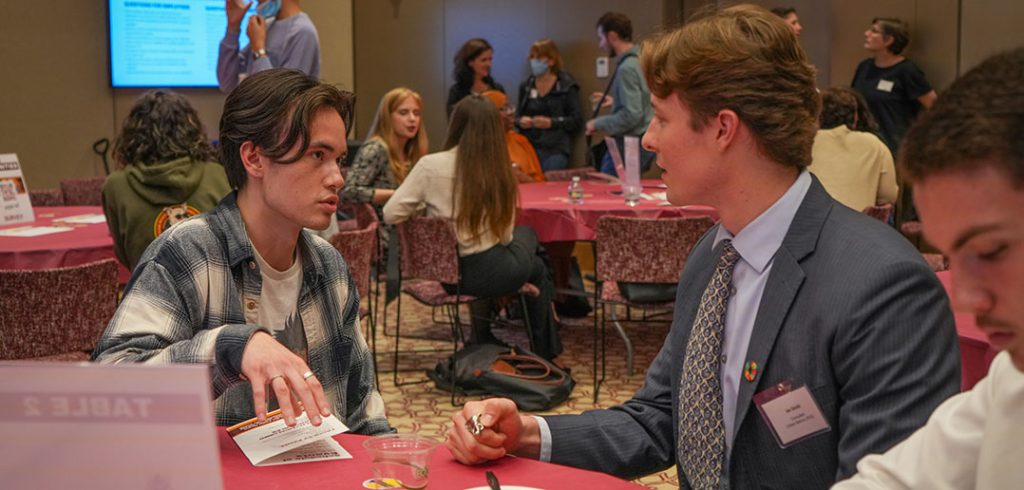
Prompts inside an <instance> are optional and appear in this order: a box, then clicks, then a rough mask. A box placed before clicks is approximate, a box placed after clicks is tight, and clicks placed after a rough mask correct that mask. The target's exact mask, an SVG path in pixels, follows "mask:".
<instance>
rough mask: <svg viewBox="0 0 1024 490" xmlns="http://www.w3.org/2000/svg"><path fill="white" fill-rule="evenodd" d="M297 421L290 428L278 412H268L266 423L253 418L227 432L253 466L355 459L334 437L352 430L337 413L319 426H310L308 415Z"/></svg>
mask: <svg viewBox="0 0 1024 490" xmlns="http://www.w3.org/2000/svg"><path fill="white" fill-rule="evenodd" d="M295 420H296V422H297V423H296V424H295V427H288V426H287V425H285V423H284V415H282V414H281V410H280V409H278V410H274V411H273V412H270V413H268V414H267V421H266V422H264V423H262V424H261V423H259V422H258V421H257V420H256V419H255V418H253V419H249V420H246V421H245V422H242V423H240V424H237V425H234V426H232V427H228V428H227V429H226V430H227V431H228V435H230V436H231V439H233V440H234V441H235V444H238V447H239V448H240V449H241V450H242V452H243V453H245V457H247V458H249V462H251V463H252V464H253V466H273V465H280V464H293V463H308V462H312V461H326V460H331V459H351V458H352V455H351V454H349V452H348V451H346V450H345V448H343V447H341V444H338V441H335V440H334V439H333V438H332V437H331V436H333V435H335V434H341V433H344V432H348V427H346V426H345V424H343V423H342V422H341V421H340V420H338V418H337V417H335V416H334V415H333V414H332V415H330V416H329V417H323V418H322V420H323V423H321V424H320V426H319V427H314V426H313V424H312V423H310V421H309V418H308V417H307V416H306V414H305V412H303V413H302V415H300V416H298V417H296V419H295Z"/></svg>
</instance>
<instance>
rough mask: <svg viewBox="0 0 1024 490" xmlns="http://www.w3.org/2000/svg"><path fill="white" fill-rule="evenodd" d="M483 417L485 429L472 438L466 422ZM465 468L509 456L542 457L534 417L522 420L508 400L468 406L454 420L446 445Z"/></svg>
mask: <svg viewBox="0 0 1024 490" xmlns="http://www.w3.org/2000/svg"><path fill="white" fill-rule="evenodd" d="M478 414H479V415H480V418H479V420H480V423H481V424H482V425H483V427H484V429H483V431H481V432H480V433H479V434H475V435H474V434H472V433H471V432H470V431H469V428H468V427H466V422H467V421H469V420H470V419H471V418H472V417H473V416H474V415H478ZM446 444H447V445H448V449H449V450H451V452H452V455H453V456H455V459H457V460H459V462H461V463H463V464H480V463H483V462H485V461H490V460H494V459H498V458H501V457H503V456H505V455H506V454H509V453H515V454H518V455H520V456H526V457H532V458H536V457H537V456H538V455H539V454H540V427H539V426H538V425H537V421H536V420H535V419H534V418H533V417H529V416H523V415H520V414H519V410H517V409H516V404H515V402H513V401H512V400H509V399H508V398H490V399H487V400H483V401H479V402H469V403H466V405H465V406H463V407H462V410H460V411H458V412H456V413H455V415H453V416H452V428H451V429H449V430H448V441H447V443H446Z"/></svg>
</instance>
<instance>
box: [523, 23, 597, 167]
mask: <svg viewBox="0 0 1024 490" xmlns="http://www.w3.org/2000/svg"><path fill="white" fill-rule="evenodd" d="M530 73H531V74H530V77H529V78H527V79H526V81H524V82H523V83H522V84H520V85H519V108H518V110H517V111H516V113H517V116H518V117H517V118H516V126H517V127H518V128H519V131H520V132H521V133H522V134H523V135H524V136H526V139H528V140H530V144H531V145H533V149H534V150H536V151H537V157H538V158H539V159H540V166H541V168H542V169H543V170H544V171H545V172H547V171H549V170H561V169H564V168H566V167H568V166H569V162H570V156H571V154H572V138H573V135H575V134H576V132H577V131H579V130H580V128H581V127H582V126H583V116H582V113H581V110H580V87H579V85H577V84H576V79H575V78H573V77H572V75H570V74H569V73H568V72H566V71H565V70H562V56H561V55H560V54H559V53H558V47H557V46H555V43H554V41H552V40H550V39H541V40H539V41H536V42H534V43H533V45H532V46H530Z"/></svg>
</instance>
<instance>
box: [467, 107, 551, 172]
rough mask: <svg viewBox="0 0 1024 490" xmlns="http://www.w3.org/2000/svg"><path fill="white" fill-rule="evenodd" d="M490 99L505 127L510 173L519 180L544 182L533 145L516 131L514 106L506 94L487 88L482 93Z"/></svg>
mask: <svg viewBox="0 0 1024 490" xmlns="http://www.w3.org/2000/svg"><path fill="white" fill-rule="evenodd" d="M481 95H483V96H484V97H487V98H488V99H490V101H491V102H493V103H494V106H495V107H497V108H498V111H499V112H500V113H501V123H502V125H503V126H504V128H505V145H506V146H508V158H509V160H511V161H512V173H513V174H515V176H516V180H518V181H519V182H544V171H543V170H541V166H540V159H538V158H537V152H536V151H534V149H533V145H531V144H530V141H529V140H528V139H526V137H525V136H523V135H521V134H519V133H517V132H516V129H515V122H514V121H515V118H516V108H515V106H513V105H512V103H511V102H509V101H508V96H507V95H505V94H504V93H502V92H498V91H497V90H487V91H485V92H484V93H483V94H481Z"/></svg>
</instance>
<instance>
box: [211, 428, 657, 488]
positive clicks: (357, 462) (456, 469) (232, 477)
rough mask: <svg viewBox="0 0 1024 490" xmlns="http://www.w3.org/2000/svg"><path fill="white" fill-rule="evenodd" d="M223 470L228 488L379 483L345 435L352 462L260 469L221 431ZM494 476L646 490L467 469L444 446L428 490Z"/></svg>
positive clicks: (550, 470)
mask: <svg viewBox="0 0 1024 490" xmlns="http://www.w3.org/2000/svg"><path fill="white" fill-rule="evenodd" d="M218 438H219V441H220V464H221V471H222V472H223V478H224V488H225V489H227V490H231V489H240V490H241V489H246V490H249V489H262V488H268V489H270V488H273V489H280V488H318V489H328V488H345V489H359V488H363V486H362V482H364V481H366V480H367V479H369V478H372V477H373V473H372V470H371V468H370V458H369V456H368V455H367V454H366V451H365V450H364V449H363V441H364V440H365V439H366V436H360V435H354V434H342V435H339V436H335V439H337V441H338V442H339V443H341V445H342V446H343V447H344V448H345V449H346V450H348V452H350V453H352V459H344V460H335V461H322V462H318V463H303V464H293V465H284V466H268V467H255V466H253V465H252V464H250V463H249V460H248V459H246V458H245V455H244V454H242V451H241V450H240V449H238V446H237V445H235V443H234V441H232V440H231V438H230V437H228V435H227V433H225V432H224V430H223V429H220V430H219V431H218ZM488 470H490V471H493V472H494V475H495V476H497V477H498V480H499V481H500V482H501V484H502V486H508V485H523V486H530V487H536V488H543V489H549V490H553V489H562V488H601V489H608V490H616V489H622V490H635V489H639V488H643V487H640V486H638V485H635V484H633V483H630V482H627V481H624V480H620V479H618V478H615V477H613V476H609V475H605V474H603V473H595V472H592V471H586V470H579V469H576V468H569V467H566V466H558V465H554V464H550V463H541V462H539V461H534V460H530V459H526V458H504V459H501V460H499V461H495V462H493V463H490V464H486V465H482V466H465V465H462V464H460V463H458V462H457V461H455V459H454V458H452V455H451V453H449V452H448V449H447V448H446V447H444V446H443V445H442V446H441V447H439V448H438V449H437V451H435V452H434V457H433V459H432V460H431V462H430V484H429V486H428V488H437V489H444V490H449V489H450V490H458V489H465V488H473V487H479V486H486V485H487V481H486V479H485V476H484V472H486V471H488Z"/></svg>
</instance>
